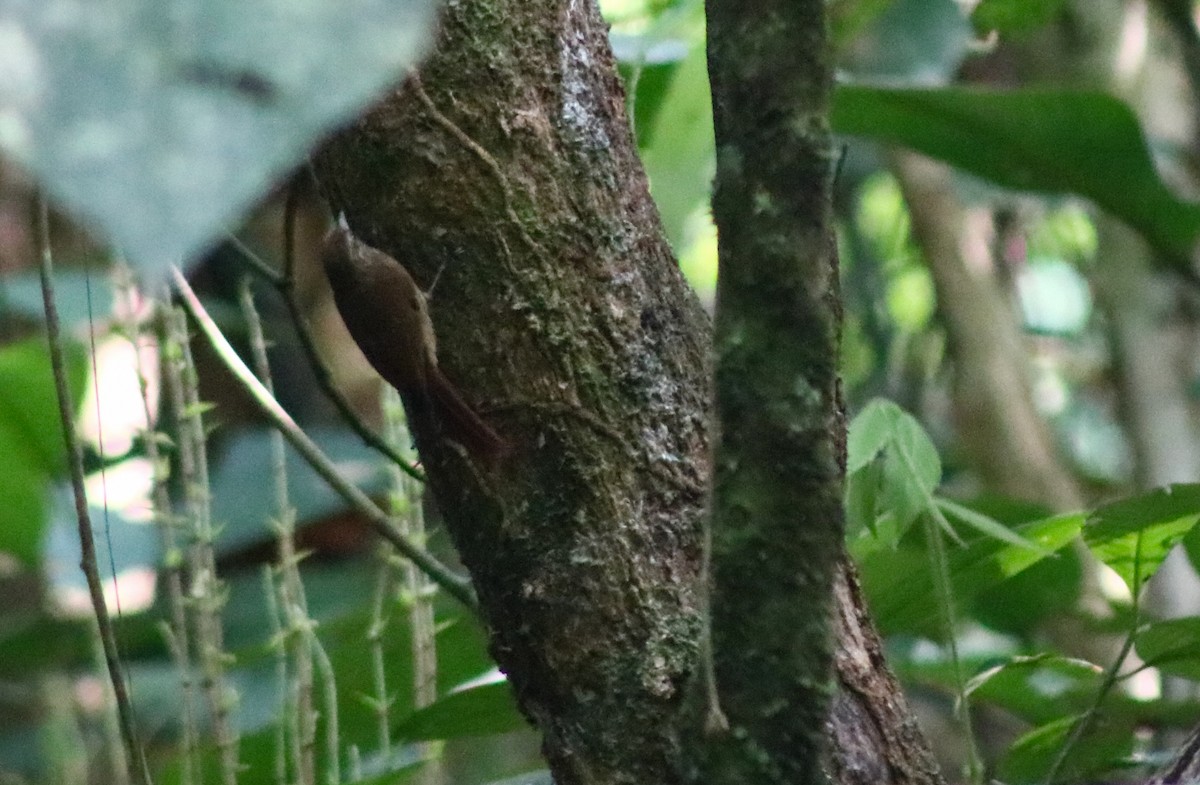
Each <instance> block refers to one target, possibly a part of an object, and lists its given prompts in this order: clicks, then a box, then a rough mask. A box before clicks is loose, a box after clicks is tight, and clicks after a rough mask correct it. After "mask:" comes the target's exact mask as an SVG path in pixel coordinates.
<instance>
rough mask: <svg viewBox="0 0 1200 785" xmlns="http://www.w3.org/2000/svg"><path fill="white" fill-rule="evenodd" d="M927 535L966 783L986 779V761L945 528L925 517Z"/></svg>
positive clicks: (929, 516) (931, 518)
mask: <svg viewBox="0 0 1200 785" xmlns="http://www.w3.org/2000/svg"><path fill="white" fill-rule="evenodd" d="M922 518H923V520H924V521H925V534H926V538H927V539H928V540H929V559H930V561H931V562H932V567H933V583H934V586H935V591H936V592H937V600H938V607H939V608H940V609H941V611H942V624H943V626H944V627H945V632H946V641H947V643H946V645H947V647H948V648H949V649H950V663H951V665H952V667H953V669H954V691H955V693H956V694H955V703H956V704H957V705H956V706H955V711H954V713H955V714H956V715H958V719H959V722H961V723H962V728H963V741H964V743H965V744H966V758H967V760H966V764H965V765H966V776H967V782H971V783H978V782H981V781H982V780H983V762H982V761H981V760H980V758H979V749H978V748H977V747H976V745H975V730H974V728H972V727H971V704H970V700H969V699H968V697H967V680H966V676H965V674H964V673H963V667H962V659H961V658H960V657H959V654H958V640H957V638H956V637H955V631H954V594H953V590H952V589H951V585H950V563H949V561H948V560H947V558H946V544H945V542H943V541H942V535H943V532H942V528H941V527H940V526H938V525H937V523H936V522H935V521H934V520H933V517H932V516H931V515H928V514H927V515H924V516H922Z"/></svg>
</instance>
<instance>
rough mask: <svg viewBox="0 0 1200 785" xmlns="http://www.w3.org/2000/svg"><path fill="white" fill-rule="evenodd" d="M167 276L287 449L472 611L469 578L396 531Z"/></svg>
mask: <svg viewBox="0 0 1200 785" xmlns="http://www.w3.org/2000/svg"><path fill="white" fill-rule="evenodd" d="M172 277H173V280H174V282H175V286H176V289H177V290H178V291H179V294H180V296H181V297H182V300H183V305H184V308H185V309H186V310H187V312H188V314H189V315H190V316H191V318H192V320H193V321H195V322H196V325H197V326H198V327H199V328H200V331H201V332H202V333H204V336H205V338H206V339H208V342H209V344H210V345H211V346H212V348H213V350H214V351H215V352H216V353H217V355H218V356H219V357H220V358H221V360H222V362H224V363H225V366H226V368H228V369H229V371H230V372H231V373H233V375H234V376H235V377H237V379H238V381H240V382H241V383H242V385H243V386H244V387H245V388H246V390H247V392H249V393H250V396H251V398H252V399H253V400H254V402H255V403H256V404H257V405H258V407H259V409H260V411H262V412H263V414H265V415H266V416H267V418H268V419H270V420H271V422H272V423H273V424H274V425H275V427H276V428H278V429H279V430H280V432H281V433H283V435H284V438H286V439H287V440H288V442H289V443H290V444H291V445H292V447H294V448H295V449H296V451H297V452H299V453H300V455H301V456H302V457H303V458H304V459H305V460H306V461H307V462H308V464H309V465H310V466H311V467H312V468H313V469H314V470H315V471H316V472H317V474H319V475H321V478H322V479H324V480H325V481H326V482H327V483H329V485H330V487H331V488H333V489H334V490H335V491H336V492H337V493H338V494H339V495H340V496H341V497H342V498H343V499H345V500H346V501H347V502H349V503H350V504H351V505H352V506H353V507H354V508H355V509H357V510H358V511H359V512H361V513H362V514H363V515H364V516H366V518H367V521H368V522H369V523H370V525H371V527H372V528H373V529H375V531H376V533H377V534H379V536H380V537H383V538H384V539H385V540H387V541H388V542H390V543H391V544H392V545H394V546H395V547H396V549H397V550H399V551H400V553H402V554H404V556H406V557H408V558H409V559H410V560H412V562H413V563H414V564H416V565H417V566H418V567H420V568H421V569H422V570H423V571H424V572H425V574H426V575H428V576H429V577H430V578H431V579H432V580H433V581H434V583H436V584H438V586H440V587H442V588H443V589H445V590H446V592H447V593H448V594H450V595H451V596H452V597H454V598H455V599H457V600H459V601H460V602H462V603H463V604H464V605H466V606H467V607H468V608H470V609H472V610H476V611H477V610H478V603H477V601H476V598H475V593H474V592H473V591H472V590H471V586H470V582H469V581H467V580H466V579H464V578H461V577H459V576H458V575H456V574H455V573H454V572H453V571H451V570H450V568H449V567H447V566H446V565H444V564H442V563H441V562H440V561H438V560H437V559H436V558H434V557H433V556H432V555H430V554H429V553H427V552H426V551H425V550H424V549H422V548H420V547H418V546H417V545H415V544H414V543H412V542H411V541H410V540H409V539H408V538H407V537H405V536H404V535H403V534H401V533H400V532H399V531H398V530H397V529H396V526H395V524H394V523H393V522H392V520H391V518H389V517H388V515H387V513H385V512H384V511H383V510H381V509H379V507H378V506H377V505H376V504H375V503H374V502H373V501H371V499H370V498H368V497H367V495H366V494H365V493H363V492H362V491H361V490H359V489H358V488H357V487H356V486H354V485H352V484H351V483H349V482H347V481H346V479H345V478H344V477H342V476H341V475H340V474H339V473H338V471H337V467H335V466H334V465H333V462H332V461H330V460H329V458H328V457H327V456H326V455H325V454H324V453H323V452H321V449H320V448H319V447H317V445H316V444H315V443H314V442H313V441H312V440H311V439H310V438H309V437H308V435H307V434H306V433H304V431H303V430H302V429H301V428H300V426H299V425H297V424H296V421H295V420H293V419H292V417H291V415H289V414H288V413H287V412H286V411H284V409H283V407H282V406H280V405H279V402H278V401H276V400H275V398H274V396H272V395H271V394H270V393H269V392H268V391H267V389H266V388H265V387H263V385H262V383H261V382H260V381H259V380H258V378H257V377H256V376H255V375H254V374H253V373H252V372H251V371H250V369H249V368H247V367H246V364H245V363H244V362H242V359H241V358H240V357H238V355H237V352H235V351H234V350H233V347H232V346H230V345H229V342H228V341H226V340H225V336H223V335H221V331H220V330H219V329H218V328H217V326H216V324H215V323H214V322H213V320H212V317H210V316H209V315H208V313H207V312H206V311H205V310H204V306H203V305H201V304H200V300H199V299H198V298H197V297H196V294H195V292H193V291H192V287H191V286H189V285H188V282H187V281H186V280H185V279H184V277H183V274H182V273H180V272H179V270H178V269H174V270H172Z"/></svg>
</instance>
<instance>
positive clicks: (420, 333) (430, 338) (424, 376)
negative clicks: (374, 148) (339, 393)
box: [321, 215, 508, 462]
mask: <svg viewBox="0 0 1200 785" xmlns="http://www.w3.org/2000/svg"><path fill="white" fill-rule="evenodd" d="M321 261H322V265H323V266H324V268H325V275H326V276H327V277H328V278H329V284H330V286H331V288H332V289H333V299H334V303H335V304H336V305H337V310H338V313H339V314H340V315H341V317H342V321H343V322H345V324H346V328H347V329H348V330H349V331H350V337H352V338H353V339H354V342H355V343H356V344H357V345H358V348H359V349H361V350H362V353H363V355H364V356H365V357H366V358H367V361H368V362H369V363H370V364H371V367H373V368H374V369H375V371H376V372H377V373H378V374H379V375H380V376H382V377H383V379H384V381H386V382H387V383H388V384H390V385H391V386H392V387H395V388H396V391H397V392H399V393H400V398H401V400H402V401H404V405H405V408H406V409H407V410H408V412H409V418H410V419H411V420H415V421H420V420H422V419H424V418H427V417H430V416H432V418H433V420H434V421H435V422H436V424H437V426H438V428H440V431H441V433H442V435H443V436H445V437H446V438H449V439H451V440H452V441H455V442H458V443H459V444H461V445H462V446H463V447H465V448H466V449H467V452H468V453H469V454H470V455H471V456H472V457H475V458H479V459H482V460H484V461H489V462H490V461H494V460H495V459H497V458H499V457H500V456H502V455H504V454H505V453H506V452H507V451H508V444H507V442H505V440H504V439H503V438H502V437H501V436H500V435H499V434H498V433H496V431H495V430H494V429H493V428H492V427H491V426H490V425H488V424H487V423H486V422H484V421H483V419H482V418H480V417H479V415H478V414H476V413H475V411H474V410H473V409H472V408H471V407H470V406H469V405H468V404H467V403H466V401H464V400H463V397H462V395H461V394H460V393H459V392H458V389H457V388H456V387H455V386H454V384H453V383H452V382H451V381H450V380H449V379H447V378H446V375H445V374H444V373H443V372H442V370H441V368H439V367H438V358H437V336H436V335H435V333H434V331H433V320H432V319H431V318H430V316H429V303H428V299H427V297H426V295H425V293H424V292H423V291H421V288H420V287H419V286H418V285H417V282H416V281H415V280H413V277H412V275H410V274H409V272H408V270H407V269H405V267H404V265H402V264H401V263H400V262H398V261H396V260H395V259H394V258H392V257H391V256H389V255H388V254H387V253H385V252H383V251H381V250H379V249H378V248H373V247H372V246H370V245H368V244H367V243H365V242H363V241H362V240H360V239H359V238H358V237H357V236H355V234H354V233H353V232H352V231H351V230H350V227H349V225H348V223H347V222H346V219H345V215H340V216H339V217H338V220H337V222H336V223H335V225H334V226H333V227H332V228H331V229H330V230H329V232H328V233H327V234H326V235H325V239H324V241H323V244H322V248H321Z"/></svg>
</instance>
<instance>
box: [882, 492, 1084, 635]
mask: <svg viewBox="0 0 1200 785" xmlns="http://www.w3.org/2000/svg"><path fill="white" fill-rule="evenodd" d="M1083 520H1084V519H1083V515H1081V514H1072V515H1059V516H1056V517H1053V518H1046V519H1044V520H1040V521H1033V522H1032V523H1027V524H1025V525H1023V526H1018V527H1016V529H1015V530H1014V531H1015V532H1016V534H1017V535H1019V536H1020V537H1021V538H1023V539H1025V540H1028V541H1030V542H1032V543H1034V544H1036V545H1037V546H1038V547H1037V549H1031V548H1029V547H1027V546H1026V545H1024V544H1017V545H1012V544H1008V543H1006V542H1003V541H1001V540H997V539H994V538H992V537H980V538H978V539H976V540H975V541H974V542H972V543H971V544H970V545H969V546H968V547H966V548H964V549H953V550H951V551H950V581H951V584H952V585H953V588H954V597H955V599H956V601H958V602H964V603H965V602H969V601H970V600H971V598H972V597H973V596H975V594H977V593H978V592H980V591H982V590H983V589H986V588H990V587H993V586H996V585H998V584H1000V583H1001V582H1002V581H1004V580H1006V579H1008V578H1010V577H1012V576H1014V575H1017V574H1019V573H1021V572H1022V571H1024V570H1026V569H1028V568H1029V567H1031V566H1033V565H1034V564H1037V563H1038V562H1040V561H1041V560H1042V559H1043V558H1045V556H1044V554H1046V553H1051V552H1054V551H1057V550H1059V549H1060V548H1063V547H1065V546H1066V545H1068V544H1069V543H1070V542H1071V541H1072V540H1074V539H1075V537H1077V536H1078V535H1079V530H1080V528H1081V527H1082V526H1083ZM927 564H928V557H927V556H926V555H925V554H924V553H923V552H920V551H918V550H916V549H913V548H902V549H900V550H898V551H889V550H882V549H881V550H877V551H875V552H872V553H869V554H867V555H866V556H865V557H864V558H863V559H862V574H863V583H864V585H865V587H866V590H867V595H868V597H869V599H870V605H871V609H872V611H873V612H874V614H875V619H876V622H877V623H878V624H879V626H880V628H881V629H882V630H883V631H884V632H885V633H893V632H914V633H918V634H926V635H928V634H933V635H939V633H938V630H937V624H936V621H937V618H938V611H937V606H936V604H935V599H934V585H933V579H932V576H931V574H930V572H929V570H928V569H927V567H926V565H927Z"/></svg>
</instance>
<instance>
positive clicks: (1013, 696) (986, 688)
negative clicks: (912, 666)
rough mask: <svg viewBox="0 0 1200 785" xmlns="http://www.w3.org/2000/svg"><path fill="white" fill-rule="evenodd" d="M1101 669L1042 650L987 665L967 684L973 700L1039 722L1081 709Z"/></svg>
mask: <svg viewBox="0 0 1200 785" xmlns="http://www.w3.org/2000/svg"><path fill="white" fill-rule="evenodd" d="M1103 677H1104V669H1103V668H1101V667H1100V666H1099V665H1096V664H1095V663H1091V662H1087V661H1086V660H1079V659H1074V658H1071V657H1061V656H1058V655H1050V654H1043V655H1037V656H1033V657H1014V658H1013V659H1011V660H1009V661H1008V662H1006V663H1004V664H1003V665H997V666H995V667H993V668H988V669H987V670H985V671H983V672H982V673H980V674H978V675H976V676H975V677H974V678H972V679H971V680H970V682H968V684H967V689H966V692H967V694H968V695H972V696H973V697H974V699H975V701H986V702H988V703H991V704H993V705H995V706H999V707H1000V708H1003V709H1005V710H1006V711H1009V712H1011V713H1012V714H1014V715H1016V716H1017V717H1020V718H1021V719H1023V720H1025V721H1027V722H1030V723H1033V724H1035V725H1041V724H1044V723H1047V722H1053V721H1055V720H1058V719H1061V718H1062V716H1063V713H1064V712H1072V713H1075V712H1082V711H1083V710H1084V709H1086V708H1087V707H1088V706H1089V705H1090V703H1091V701H1092V700H1093V698H1094V696H1095V694H1096V690H1098V689H1099V688H1100V686H1101V682H1102V681H1103Z"/></svg>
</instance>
